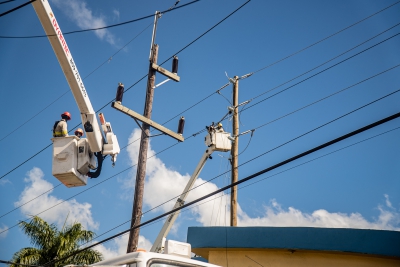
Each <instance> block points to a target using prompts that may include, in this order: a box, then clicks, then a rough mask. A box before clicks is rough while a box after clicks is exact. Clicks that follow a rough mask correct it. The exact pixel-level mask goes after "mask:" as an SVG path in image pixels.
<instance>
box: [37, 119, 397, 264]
mask: <svg viewBox="0 0 400 267" xmlns="http://www.w3.org/2000/svg"><path fill="white" fill-rule="evenodd" d="M398 117H400V112H399V113H396V114H393V115H392V116H389V117H386V118H384V119H381V120H379V121H377V122H374V123H372V124H369V125H367V126H364V127H362V128H359V129H357V130H355V131H352V132H350V133H348V134H345V135H342V136H340V137H338V138H336V139H333V140H331V141H329V142H326V143H324V144H321V145H319V146H316V147H314V148H312V149H309V150H307V151H305V152H303V153H300V154H298V155H296V156H293V157H291V158H289V159H286V160H284V161H281V162H279V163H277V164H275V165H273V166H270V167H268V168H265V169H263V170H261V171H258V172H256V173H254V174H252V175H250V176H247V177H245V178H243V179H240V180H239V181H237V182H234V183H231V184H230V185H227V186H224V187H222V188H220V189H218V190H215V191H214V192H212V193H209V194H207V195H204V196H202V197H199V198H197V199H195V200H193V201H191V202H188V203H186V204H183V205H182V206H180V207H178V208H175V209H172V210H171V211H168V212H165V213H163V214H161V215H159V216H156V217H154V218H153V219H150V220H147V221H145V222H143V223H141V224H139V225H137V226H134V227H131V228H129V229H127V230H125V231H122V232H120V233H118V234H115V235H113V236H111V237H108V238H106V239H103V240H102V241H99V242H97V243H95V244H92V245H89V246H87V247H85V248H83V249H81V250H78V251H76V252H73V253H71V254H70V255H68V256H65V257H62V258H61V259H57V260H53V261H50V262H47V263H46V264H44V266H47V265H50V264H55V263H57V262H61V261H64V260H66V259H68V258H70V257H72V256H75V255H77V254H79V253H81V252H83V251H86V250H88V249H90V248H93V247H95V246H98V245H100V244H102V243H104V242H107V241H109V240H112V239H114V238H116V237H118V236H121V235H123V234H125V233H128V232H130V231H132V230H134V229H137V228H140V227H143V226H145V225H147V224H150V223H152V222H154V221H157V220H158V219H161V218H164V217H166V216H168V215H170V214H173V213H175V212H177V211H180V210H182V209H184V208H187V207H189V206H192V205H193V204H196V203H197V202H200V201H202V200H204V199H207V198H209V197H211V196H213V195H216V194H218V193H221V192H223V191H225V190H227V189H230V188H232V187H234V186H237V185H240V184H242V183H244V182H247V181H249V180H251V179H254V178H256V177H258V176H260V175H262V174H264V173H267V172H270V171H272V170H274V169H276V168H279V167H281V166H283V165H285V164H287V163H290V162H292V161H295V160H297V159H299V158H302V157H304V156H307V155H309V154H312V153H314V152H316V151H318V150H321V149H323V148H325V147H328V146H330V145H333V144H335V143H338V142H340V141H342V140H345V139H347V138H349V137H352V136H354V135H357V134H359V133H362V132H364V131H367V130H369V129H372V128H374V127H376V126H379V125H381V124H384V123H386V122H388V121H391V120H394V119H396V118H398Z"/></svg>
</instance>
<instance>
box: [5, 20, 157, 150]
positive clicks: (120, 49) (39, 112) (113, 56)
mask: <svg viewBox="0 0 400 267" xmlns="http://www.w3.org/2000/svg"><path fill="white" fill-rule="evenodd" d="M152 24H153V23H150V24H149V25H148V26H147V27H145V28H144V29H143V30H142V31H141V32H139V33H138V34H137V35H136V36H135V37H133V38H132V39H131V40H130V41H129V42H127V43H126V44H125V45H124V46H122V47H121V48H120V49H119V50H117V52H115V53H114V54H112V55H111V56H110V57H108V59H107V60H106V61H104V62H103V63H102V64H100V65H99V66H98V67H97V68H95V69H94V70H93V71H91V72H90V73H89V74H88V75H86V76H85V77H84V78H83V80H85V79H87V78H88V77H89V76H90V75H92V74H93V73H94V72H96V71H97V70H98V69H100V68H101V67H102V66H103V65H104V64H106V63H108V62H109V61H110V59H112V58H113V57H114V56H115V55H117V54H118V53H119V52H121V51H122V49H124V48H125V47H126V46H127V45H128V44H130V43H131V42H132V41H133V40H135V39H136V38H137V37H139V35H141V34H142V33H143V32H144V31H145V30H147V29H148V28H149V27H150V26H151V25H152ZM69 92H70V89H68V90H67V91H65V92H64V93H63V94H62V95H60V96H59V97H58V98H57V99H55V100H53V102H51V103H50V104H49V105H47V106H46V107H45V108H43V109H41V110H40V111H39V112H37V113H36V114H35V115H33V116H32V117H30V118H29V119H28V120H26V121H25V122H24V123H22V124H21V125H20V126H18V127H17V128H15V129H14V130H12V131H11V132H10V133H8V134H7V135H5V136H4V137H2V138H1V139H0V142H1V141H3V140H4V139H5V138H7V137H8V136H10V135H11V134H13V133H14V132H15V131H17V130H18V129H20V128H21V127H22V126H24V125H26V124H27V123H28V122H30V121H31V120H32V119H34V118H35V117H37V116H38V115H39V114H40V113H42V112H43V111H45V110H46V109H47V108H49V107H50V106H51V105H53V104H54V103H55V102H57V101H58V100H59V99H60V98H62V97H63V96H65V95H66V94H67V93H69ZM78 126H79V125H78ZM78 126H76V127H78ZM76 127H75V128H76ZM75 128H74V129H75Z"/></svg>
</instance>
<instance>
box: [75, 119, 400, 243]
mask: <svg viewBox="0 0 400 267" xmlns="http://www.w3.org/2000/svg"><path fill="white" fill-rule="evenodd" d="M399 129H400V127H396V128H393V129H390V130H388V131H385V132H382V133H380V134H376V135H374V136H371V137H368V138H366V139H363V140H361V141H358V142H355V143H353V144H350V145H347V146H345V147H342V148H339V149H337V150H334V151H332V152H329V153H327V154H324V155H322V156H319V157H316V158H314V159H311V160H309V161H306V162H303V163H300V164H298V165H296V166H293V167H291V168H288V169H286V170H283V171H281V172H278V173H275V174H273V175H270V176H268V177H265V178H262V179H260V180H257V181H255V182H253V183H250V184H246V185H244V186H242V187H239V188H238V190H241V189H244V188H246V187H249V186H251V185H253V184H256V183H259V182H262V181H264V180H266V179H269V178H272V177H274V176H277V175H279V174H282V173H285V172H287V171H290V170H292V169H295V168H298V167H300V166H303V165H305V164H308V163H311V162H313V161H316V160H318V159H321V158H323V157H326V156H329V155H331V154H334V153H336V152H339V151H342V150H344V149H347V148H350V147H352V146H355V145H358V144H360V143H363V142H366V141H369V140H371V139H373V138H376V137H379V136H381V135H384V134H387V133H389V132H392V131H395V130H399ZM226 195H230V192H229V191H228V193H226ZM223 196H225V195H221V196H218V197H215V198H213V199H210V200H207V201H204V202H203V203H201V204H198V205H196V206H194V207H191V208H187V209H185V210H182V211H181V213H183V212H187V211H189V210H191V209H194V208H196V207H198V206H200V205H203V204H206V203H208V202H210V201H213V200H216V199H218V198H221V197H223ZM161 220H162V219H159V220H158V221H155V222H153V223H151V224H149V225H146V226H150V225H152V224H154V223H157V222H160V221H161ZM130 221H131V219H129V220H127V221H125V222H123V223H121V224H119V225H117V226H114V227H113V228H111V229H109V230H107V231H106V232H103V233H102V234H100V235H98V236H96V239H97V238H99V237H100V236H103V235H105V234H107V233H109V232H111V231H112V230H115V229H117V228H118V227H121V226H122V225H124V224H127V223H129V222H130ZM146 226H145V227H146ZM143 228H144V227H143ZM92 241H93V240H91V241H89V242H86V243H85V244H82V245H81V246H80V247H82V246H84V245H86V244H88V243H90V242H92Z"/></svg>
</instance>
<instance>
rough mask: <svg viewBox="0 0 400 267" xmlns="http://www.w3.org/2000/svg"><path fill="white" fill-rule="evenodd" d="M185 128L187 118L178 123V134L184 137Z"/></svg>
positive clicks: (182, 118)
mask: <svg viewBox="0 0 400 267" xmlns="http://www.w3.org/2000/svg"><path fill="white" fill-rule="evenodd" d="M184 127H185V117H181V118H180V119H179V123H178V134H180V135H183V128H184Z"/></svg>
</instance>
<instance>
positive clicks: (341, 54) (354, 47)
mask: <svg viewBox="0 0 400 267" xmlns="http://www.w3.org/2000/svg"><path fill="white" fill-rule="evenodd" d="M399 25H400V23H397V24H395V25H393V26H392V27H390V28H388V29H386V30H384V31H382V32H380V33H378V34H377V35H374V36H373V37H371V38H369V39H367V40H365V41H363V42H361V43H359V44H358V45H356V46H353V47H352V48H350V49H348V50H346V51H345V52H343V53H340V54H339V55H337V56H335V57H333V58H331V59H329V60H327V61H325V62H323V63H322V64H320V65H318V66H316V67H313V68H311V69H309V70H308V71H306V72H303V73H302V74H300V75H298V76H296V77H294V78H292V79H290V80H288V81H286V82H284V83H282V84H280V85H278V86H275V87H274V88H272V89H269V90H267V91H265V92H263V93H261V94H259V95H257V96H256V97H253V98H252V99H256V98H258V97H260V96H262V95H264V94H266V93H268V92H271V91H273V90H275V89H277V88H279V87H281V86H283V85H285V84H287V83H289V82H291V81H293V80H295V79H297V78H299V77H301V76H303V75H305V74H307V73H309V72H311V71H313V70H315V69H318V68H319V67H321V66H323V65H325V64H327V63H329V62H331V61H332V60H335V59H337V58H339V57H341V56H343V55H344V54H346V53H348V52H350V51H352V50H354V49H356V48H357V47H359V46H361V45H363V44H365V43H367V42H369V41H371V40H373V39H375V38H376V37H378V36H380V35H382V34H384V33H385V32H387V31H389V30H391V29H393V28H395V27H397V26H399ZM396 35H397V34H396ZM396 35H393V36H391V37H389V38H387V39H385V40H383V41H382V42H380V43H377V44H375V46H377V45H380V44H381V43H383V42H386V41H388V40H389V39H391V38H393V37H395V36H396ZM375 46H370V47H369V48H367V49H365V50H363V51H361V52H359V53H357V54H355V55H353V56H357V55H359V54H362V53H364V52H365V51H367V50H369V49H371V48H373V47H375ZM350 58H352V57H348V58H347V59H345V60H344V61H346V60H348V59H350ZM344 61H341V62H339V63H337V64H341V63H342V62H344ZM333 66H336V65H333ZM328 69H329V68H327V69H325V70H328ZM325 70H324V71H325ZM318 74H319V73H317V74H316V75H318ZM311 77H312V76H311Z"/></svg>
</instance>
